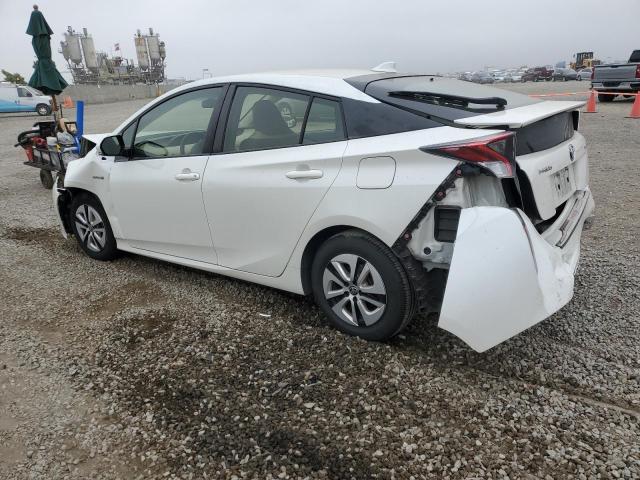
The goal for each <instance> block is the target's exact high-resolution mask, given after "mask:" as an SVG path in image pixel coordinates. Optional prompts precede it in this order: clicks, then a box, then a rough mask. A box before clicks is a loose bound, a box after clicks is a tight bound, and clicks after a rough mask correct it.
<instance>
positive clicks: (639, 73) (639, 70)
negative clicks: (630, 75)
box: [636, 65, 640, 78]
mask: <svg viewBox="0 0 640 480" xmlns="http://www.w3.org/2000/svg"><path fill="white" fill-rule="evenodd" d="M636 78H640V65H636Z"/></svg>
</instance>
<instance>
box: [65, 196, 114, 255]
mask: <svg viewBox="0 0 640 480" xmlns="http://www.w3.org/2000/svg"><path fill="white" fill-rule="evenodd" d="M69 223H70V224H71V228H72V229H73V234H74V235H75V237H76V240H77V242H78V245H80V248H82V250H83V251H84V252H85V253H86V254H87V255H88V256H89V257H91V258H93V259H94V260H102V261H106V260H113V259H114V258H116V257H117V256H118V248H117V244H116V239H115V237H114V236H113V231H112V230H111V225H110V224H109V219H108V218H107V214H106V213H105V211H104V208H102V204H101V203H100V201H99V200H98V199H97V198H96V197H94V196H93V195H89V194H80V195H77V196H74V197H73V200H72V201H71V206H70V208H69Z"/></svg>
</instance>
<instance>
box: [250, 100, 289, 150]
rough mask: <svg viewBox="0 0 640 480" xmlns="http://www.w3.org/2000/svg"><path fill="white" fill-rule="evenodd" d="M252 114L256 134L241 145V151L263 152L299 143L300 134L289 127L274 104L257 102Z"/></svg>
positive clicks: (266, 101) (263, 101) (264, 101)
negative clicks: (266, 149)
mask: <svg viewBox="0 0 640 480" xmlns="http://www.w3.org/2000/svg"><path fill="white" fill-rule="evenodd" d="M252 113H253V125H252V126H253V129H254V132H253V133H252V134H251V136H250V137H248V138H246V139H245V140H243V141H242V143H240V145H239V147H240V148H239V150H262V149H265V148H275V147H286V146H291V145H295V144H297V143H298V138H299V136H298V134H297V133H294V132H293V131H292V130H291V129H290V128H289V127H287V124H286V122H285V121H284V119H283V118H282V115H280V111H279V110H278V107H276V106H275V105H274V104H273V102H271V101H269V100H260V101H258V102H256V104H255V105H254V106H253V109H252Z"/></svg>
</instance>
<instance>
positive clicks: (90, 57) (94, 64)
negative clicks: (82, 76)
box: [80, 29, 98, 69]
mask: <svg viewBox="0 0 640 480" xmlns="http://www.w3.org/2000/svg"><path fill="white" fill-rule="evenodd" d="M80 42H81V43H82V51H83V52H84V64H85V66H86V67H87V68H91V69H96V68H98V57H97V55H96V47H95V45H94V44H93V38H91V37H90V36H88V34H87V33H86V29H85V36H84V37H82V38H81V39H80Z"/></svg>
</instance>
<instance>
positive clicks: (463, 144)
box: [54, 71, 594, 351]
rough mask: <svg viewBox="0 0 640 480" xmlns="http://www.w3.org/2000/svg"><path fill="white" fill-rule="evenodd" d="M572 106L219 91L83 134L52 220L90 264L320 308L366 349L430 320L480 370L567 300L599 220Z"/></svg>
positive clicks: (405, 81) (359, 79)
mask: <svg viewBox="0 0 640 480" xmlns="http://www.w3.org/2000/svg"><path fill="white" fill-rule="evenodd" d="M581 106H582V102H572V101H539V100H534V99H531V98H529V97H527V96H524V95H520V94H517V93H513V92H508V91H504V90H499V89H495V88H492V87H487V86H482V85H476V84H473V83H468V82H462V81H458V80H454V79H449V78H441V77H438V76H433V75H409V74H399V73H395V72H372V71H317V72H290V73H265V74H252V75H241V76H230V77H219V78H212V79H207V80H203V81H199V82H195V83H190V84H187V85H184V86H183V87H180V88H177V89H175V90H172V91H170V92H168V93H166V94H165V95H163V96H161V97H159V98H157V99H156V100H154V101H152V102H151V103H149V104H148V105H147V106H145V107H143V108H142V109H141V110H140V111H138V112H137V113H135V114H134V115H133V116H131V117H130V118H129V119H127V120H126V121H124V122H123V123H122V124H121V125H120V126H119V127H118V128H117V129H116V130H115V131H114V132H112V133H110V134H105V135H86V136H85V141H84V145H83V155H82V158H80V159H78V160H75V161H72V162H70V163H69V165H68V168H67V172H66V176H65V177H64V178H60V179H59V180H58V188H57V189H54V203H55V206H56V209H57V211H58V212H59V215H60V220H61V223H62V226H63V229H64V232H65V236H66V235H67V234H73V235H74V236H75V237H76V239H77V241H78V243H79V244H80V246H81V248H82V249H83V250H84V251H85V252H86V254H87V255H89V256H90V257H92V258H95V259H97V260H109V259H112V258H114V257H115V256H116V255H117V253H118V251H127V252H132V253H135V254H139V255H146V256H149V257H153V258H157V259H160V260H166V261H168V262H174V263H178V264H181V265H186V266H189V267H193V268H197V269H202V270H207V271H210V272H215V273H219V274H222V275H228V276H230V277H235V278H239V279H243V280H247V281H250V282H255V283H259V284H263V285H267V286H270V287H275V288H279V289H283V290H287V291H290V292H295V293H298V294H304V295H312V296H313V297H314V299H315V301H316V302H317V303H318V305H319V306H320V308H321V309H322V310H323V311H324V313H325V314H326V316H327V318H328V320H329V322H330V323H331V324H332V325H334V326H335V327H336V328H338V329H340V330H342V331H344V332H347V333H349V334H352V335H358V336H360V337H363V338H365V339H370V340H384V339H388V338H390V337H393V336H394V335H396V334H398V333H399V332H400V331H401V330H402V329H403V328H404V327H405V326H406V325H407V323H408V322H409V321H410V320H411V318H412V317H413V316H414V315H415V314H417V313H418V312H439V320H438V325H439V327H441V328H443V329H445V330H447V331H449V332H451V333H452V334H454V335H457V336H458V337H460V338H461V339H462V340H464V341H465V342H466V343H467V344H468V345H470V346H471V347H472V348H473V349H475V350H477V351H484V350H487V349H489V348H491V347H493V346H495V345H496V344H498V343H500V342H502V341H504V340H506V339H508V338H510V337H512V336H513V335H516V334H518V333H519V332H521V331H523V330H525V329H526V328H528V327H531V326H532V325H534V324H536V323H538V322H540V321H542V320H543V319H545V318H546V317H548V316H550V315H551V314H553V313H554V312H556V311H557V310H559V309H560V308H561V307H563V306H564V305H565V304H566V303H567V302H569V300H570V299H571V297H572V294H573V287H574V272H575V269H576V267H577V264H578V257H579V251H580V237H581V233H582V228H583V224H584V222H585V219H586V218H587V217H588V216H589V215H591V213H592V211H593V208H594V202H593V199H592V196H591V193H590V190H589V185H588V180H589V174H588V159H587V148H586V145H585V140H584V137H583V136H582V135H581V134H580V133H579V132H578V122H579V112H578V108H579V107H581Z"/></svg>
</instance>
